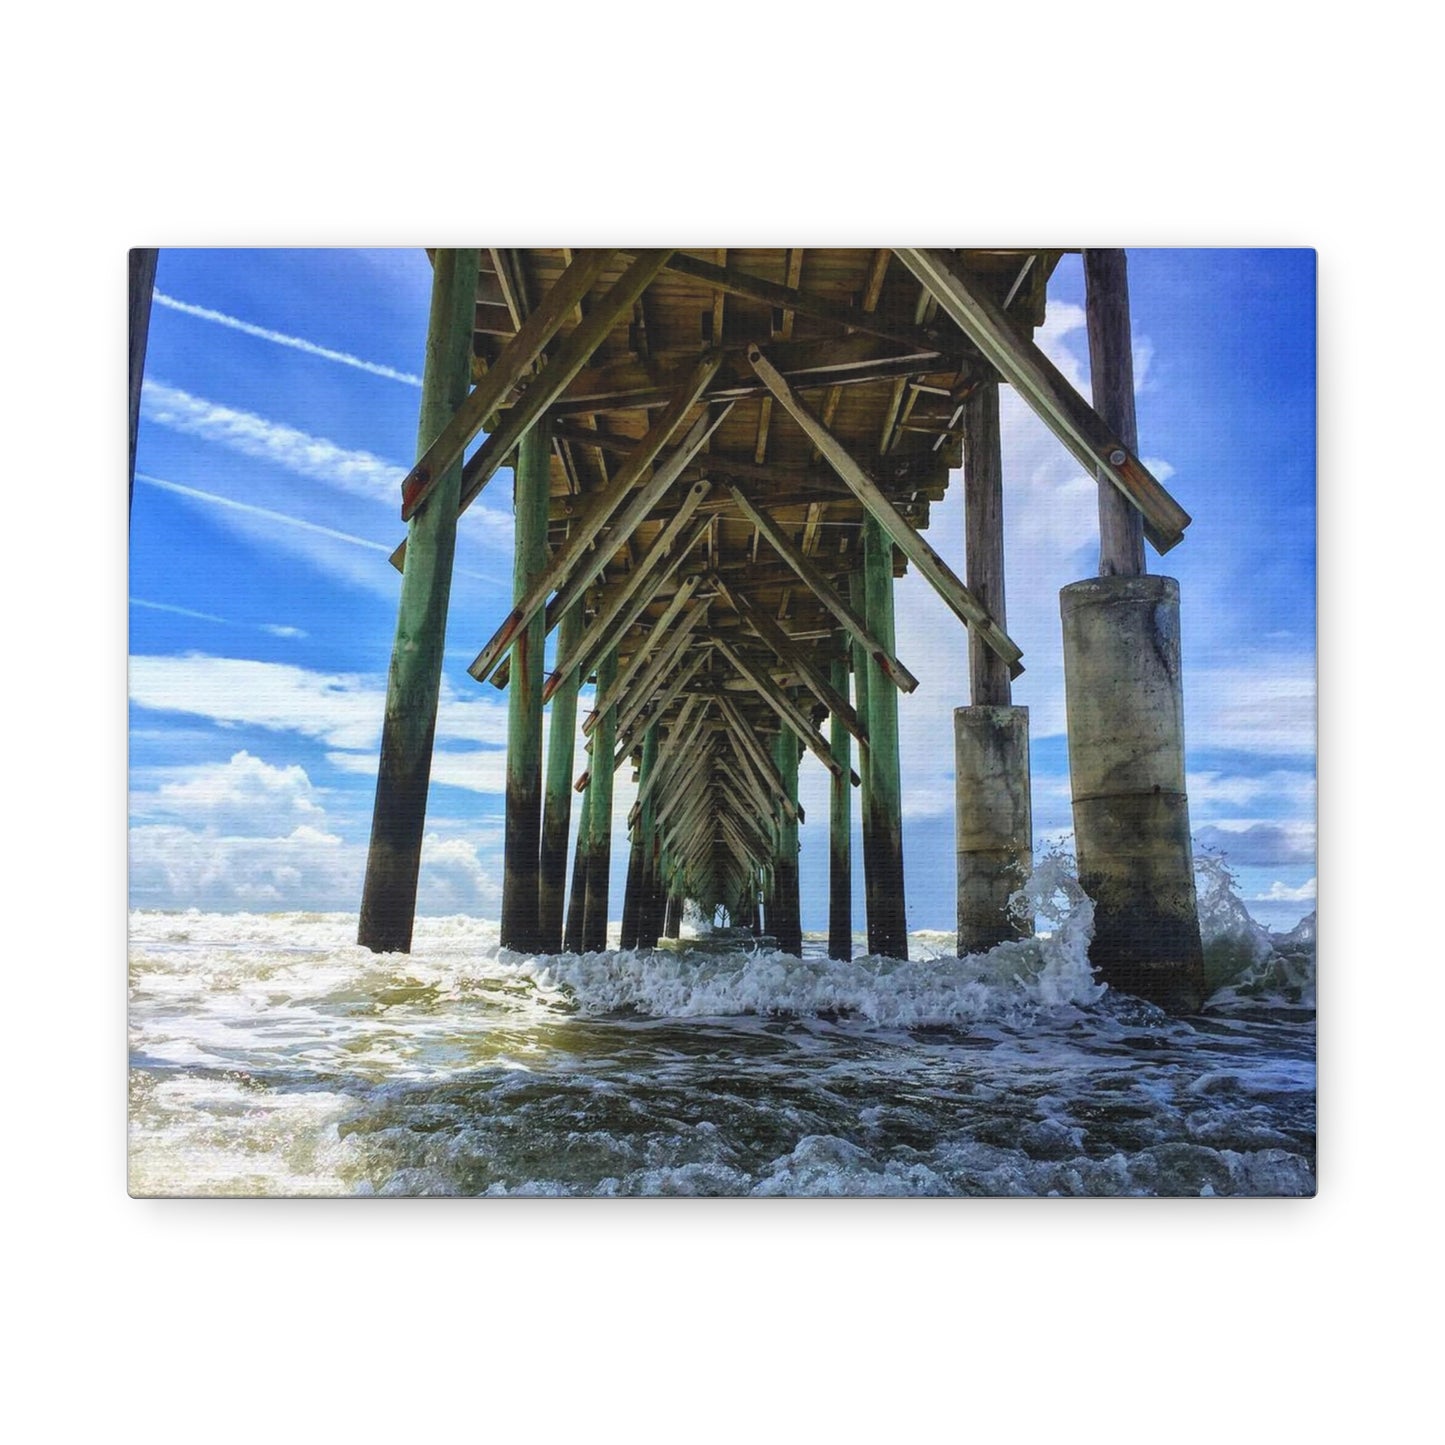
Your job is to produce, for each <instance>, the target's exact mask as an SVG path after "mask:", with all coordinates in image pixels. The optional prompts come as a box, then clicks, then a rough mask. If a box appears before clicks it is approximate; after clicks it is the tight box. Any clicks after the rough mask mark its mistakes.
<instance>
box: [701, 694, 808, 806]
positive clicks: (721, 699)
mask: <svg viewBox="0 0 1445 1445" xmlns="http://www.w3.org/2000/svg"><path fill="white" fill-rule="evenodd" d="M716 701H717V706H718V711H719V712H720V713H721V714H722V715H723V716H724V717H725V718H726V719H727V720H728V722H729V723H730V724H731V725H732V729H731V736H732V739H733V741H734V743H741V744H742V746H743V747H744V748H746V749H747V753H748V756H749V757H750V758H751V759H752V760H753V765H754V766H755V767H756V768H757V770H758V772H759V773H760V774H761V775H762V777H763V778H764V779H765V780H766V782H767V784H768V789H769V791H770V792H771V793H772V794H773V795H774V796H775V797H777V798H778V799H779V800H780V801H781V802H782V807H783V812H784V813H785V814H786V815H787V816H788V817H789V818H792V817H793V815H794V814H799V815H801V813H802V806H801V805H800V804H799V803H798V802H797V801H796V800H795V799H793V798H792V797H791V796H790V795H789V793H788V790H787V787H786V786H785V784H784V782H783V777H782V774H781V773H779V772H778V769H777V765H776V764H775V763H774V762H773V760H772V757H771V756H770V755H769V754H768V752H767V751H766V750H765V749H764V747H763V745H762V744H761V743H760V742H759V741H758V737H757V734H756V733H755V732H754V731H753V730H752V728H750V727H749V726H748V723H747V719H746V718H744V717H743V715H742V712H741V710H740V709H739V708H738V706H737V704H736V703H735V702H733V700H732V698H730V697H728V696H727V694H726V693H719V694H717V698H716Z"/></svg>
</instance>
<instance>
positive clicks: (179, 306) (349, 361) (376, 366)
mask: <svg viewBox="0 0 1445 1445" xmlns="http://www.w3.org/2000/svg"><path fill="white" fill-rule="evenodd" d="M155 304H156V305H157V306H166V307H169V308H170V309H171V310H172V311H180V312H183V313H184V314H185V315H187V316H195V317H199V318H200V320H202V321H214V322H215V323H216V325H217V326H229V327H230V328H231V329H232V330H233V331H243V332H245V334H246V335H247V336H259V337H260V338H261V340H262V341H271V342H274V343H275V344H276V345H277V346H289V347H291V348H292V350H293V351H304V352H306V354H307V355H308V356H319V357H321V358H323V359H324V360H326V361H336V362H340V364H341V365H342V366H354V367H355V368H356V369H357V370H358V371H369V372H370V373H371V374H372V375H373V376H384V377H386V378H387V379H388V380H390V381H401V382H405V383H406V385H407V386H420V385H421V377H419V376H415V375H413V374H412V373H411V372H409V371H397V370H396V368H395V367H391V366H383V365H381V363H380V362H376V361H363V360H362V359H361V357H359V356H352V355H351V354H350V353H349V352H346V351H333V350H332V349H331V348H330V347H329V346H318V345H317V344H316V343H315V342H314V341H307V340H306V338H305V337H302V336H287V335H286V333H285V332H284V331H272V330H270V329H269V328H268V327H265V326H255V325H253V324H252V323H251V322H249V321H242V320H241V318H240V317H239V316H227V315H226V313H225V312H224V311H212V310H211V309H210V307H208V306H194V305H192V304H191V303H190V302H189V301H178V300H177V299H176V298H175V297H174V296H167V295H166V294H165V292H164V291H157V292H156V293H155Z"/></svg>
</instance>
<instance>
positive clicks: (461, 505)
mask: <svg viewBox="0 0 1445 1445" xmlns="http://www.w3.org/2000/svg"><path fill="white" fill-rule="evenodd" d="M667 255H668V253H667V252H666V251H645V252H642V253H640V254H639V255H638V257H637V259H636V260H635V261H634V262H633V263H632V265H630V266H629V267H628V268H627V270H626V271H624V272H623V273H622V275H621V276H620V277H619V278H618V280H617V281H616V282H614V283H613V285H612V286H611V288H610V289H609V290H608V292H607V294H606V295H605V296H604V297H602V298H601V299H600V300H599V301H598V303H597V305H596V306H594V307H593V309H592V311H591V312H590V313H589V315H588V317H587V319H586V320H585V321H584V322H583V323H582V325H581V326H579V327H577V328H576V330H575V331H572V332H570V333H569V334H568V335H567V337H566V339H565V340H564V341H563V342H562V344H561V345H560V346H558V348H557V351H556V354H555V355H554V356H552V357H551V358H550V359H549V360H548V363H547V366H546V368H545V370H544V371H543V372H542V374H541V375H540V376H538V377H536V378H535V379H534V380H533V381H532V383H531V385H530V386H528V387H527V389H526V390H525V391H524V392H523V393H522V395H521V398H520V399H519V400H518V401H517V402H516V404H515V405H514V406H512V407H511V408H510V409H509V410H508V411H507V413H506V415H505V416H504V417H503V419H502V422H501V424H500V425H499V426H498V427H497V429H496V431H494V432H493V433H492V434H491V435H490V436H488V437H487V439H486V441H484V442H483V443H482V445H481V446H480V447H478V448H477V450H476V453H475V454H474V455H473V457H472V459H471V460H470V461H469V462H467V464H466V465H465V466H464V467H463V468H462V485H461V495H460V497H459V499H458V502H457V510H458V511H459V512H464V511H466V509H467V508H468V507H469V506H471V504H472V503H473V502H474V501H476V499H477V498H478V497H479V496H480V495H481V494H482V490H483V488H484V487H485V486H486V485H487V483H488V482H489V481H491V479H492V477H493V476H495V475H496V472H497V469H498V468H499V467H500V466H501V465H502V463H503V462H504V461H506V459H507V458H508V457H509V456H510V455H511V454H512V452H513V451H514V450H515V449H516V447H517V445H518V443H519V442H520V441H521V440H522V438H523V437H524V436H525V435H526V434H527V432H528V430H529V429H530V427H531V426H532V423H533V422H535V421H536V420H537V418H538V417H539V416H541V415H542V413H543V412H544V411H546V410H547V409H548V407H550V406H551V405H552V403H553V402H554V401H555V400H556V399H557V397H558V395H559V394H560V393H561V392H562V391H564V390H565V389H566V387H567V384H568V383H569V382H570V381H571V380H572V379H573V378H574V377H575V376H576V375H577V373H578V372H580V371H581V370H582V368H583V367H584V366H585V365H586V363H587V361H588V358H590V357H591V355H592V353H593V352H594V351H595V350H596V349H597V347H598V346H600V345H601V344H602V342H603V340H604V339H605V338H606V336H607V333H608V332H609V331H610V330H611V329H612V325H613V323H614V322H615V321H616V320H617V318H618V317H619V316H621V315H622V314H623V312H625V311H626V310H628V309H629V308H630V307H631V305H632V303H633V302H634V301H635V300H636V299H637V298H638V296H640V295H641V294H642V292H643V291H644V290H645V289H646V287H647V286H648V284H649V283H650V282H651V281H652V280H653V278H654V277H655V276H656V275H657V273H658V272H659V271H660V270H661V269H662V265H663V262H664V261H665V260H666V259H667ZM585 409H586V408H584V410H585ZM405 558H406V543H405V542H402V543H401V544H400V545H399V546H398V547H397V548H396V550H395V551H393V552H392V554H391V561H392V565H393V566H395V567H398V568H400V567H401V566H402V565H403V564H404V562H405Z"/></svg>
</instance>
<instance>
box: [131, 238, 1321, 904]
mask: <svg viewBox="0 0 1445 1445" xmlns="http://www.w3.org/2000/svg"><path fill="white" fill-rule="evenodd" d="M1130 282H1131V289H1132V301H1133V319H1134V338H1135V353H1136V381H1137V384H1138V391H1139V395H1138V413H1139V432H1140V446H1141V451H1142V452H1143V454H1144V456H1145V458H1146V459H1147V460H1148V461H1149V462H1150V464H1151V466H1153V467H1154V469H1155V471H1156V474H1157V475H1159V476H1160V477H1161V478H1163V479H1164V480H1165V481H1166V485H1168V486H1169V488H1170V489H1171V491H1173V493H1174V494H1175V495H1176V496H1177V497H1178V499H1179V500H1180V502H1181V503H1182V504H1183V505H1184V506H1185V507H1186V509H1187V510H1188V511H1189V512H1190V513H1191V514H1192V515H1193V517H1194V522H1193V525H1192V526H1191V527H1190V528H1189V531H1188V533H1187V535H1186V539H1185V541H1184V542H1183V543H1182V544H1180V545H1179V546H1178V547H1176V548H1175V549H1174V550H1173V551H1172V552H1170V553H1169V554H1168V556H1167V557H1164V558H1160V557H1157V556H1156V555H1155V554H1153V553H1152V552H1151V553H1150V556H1149V567H1150V570H1151V571H1156V572H1165V573H1167V574H1168V575H1171V576H1175V577H1177V578H1179V580H1180V583H1181V589H1182V633H1183V646H1184V658H1185V671H1184V687H1185V705H1186V745H1187V766H1188V773H1189V784H1190V811H1191V820H1192V823H1193V827H1194V832H1195V836H1196V838H1197V839H1198V840H1199V841H1200V842H1201V843H1202V844H1206V845H1209V846H1212V847H1216V848H1220V849H1222V850H1223V851H1224V852H1225V854H1226V856H1227V858H1228V859H1229V861H1230V862H1231V864H1232V865H1233V866H1234V867H1235V868H1236V871H1237V872H1238V874H1239V876H1240V880H1241V884H1242V890H1241V891H1242V892H1243V894H1244V895H1245V897H1246V898H1247V899H1248V901H1249V905H1250V907H1251V909H1252V911H1254V912H1255V913H1256V916H1258V917H1260V918H1261V919H1262V920H1263V921H1265V922H1267V923H1269V924H1271V926H1275V927H1287V926H1289V925H1290V924H1292V923H1293V922H1294V921H1295V920H1297V919H1298V918H1299V917H1300V916H1301V915H1302V914H1303V913H1306V912H1308V911H1309V910H1310V909H1312V908H1313V907H1314V900H1313V891H1314V878H1315V802H1314V796H1315V790H1314V778H1315V770H1314V752H1315V736H1314V697H1315V687H1314V652H1315V630H1314V629H1315V553H1314V544H1315V319H1314V305H1315V297H1314V287H1315V268H1314V256H1313V253H1311V252H1308V251H1231V250H1213V251H1190V250H1145V251H1131V252H1130ZM429 286H430V268H429V266H428V264H427V261H426V257H425V255H424V254H423V253H422V252H421V251H419V250H390V251H324V250H309V251H281V250H242V251H225V250H194V251H184V250H167V251H163V252H162V253H161V258H160V265H159V271H158V276H157V292H158V295H157V299H156V304H155V307H154V309H153V312H152V318H151V332H150V344H149V351H148V355H147V364H146V376H147V384H146V392H145V396H144V402H143V412H142V423H141V432H140V439H139V446H138V451H137V464H136V465H137V478H136V487H135V502H134V509H133V513H132V518H131V558H130V582H129V591H130V598H131V608H130V628H131V631H130V653H131V667H130V690H131V734H130V741H131V753H130V788H131V793H130V814H131V832H130V861H131V901H132V904H133V905H134V906H138V907H190V906H196V907H202V908H219V909H229V908H252V909H261V910H270V909H277V908H316V909H344V910H352V909H354V908H355V907H356V905H357V902H358V900H359V896H360V877H361V868H362V866H363V862H364V856H365V845H366V837H367V832H368V829H369V825H370V813H371V800H372V790H373V787H374V777H375V766H376V751H377V743H378V738H379V729H380V719H381V704H382V697H383V690H384V679H385V672H386V665H387V659H388V656H389V652H390V646H391V637H392V631H393V627H394V623H395V609H396V595H397V587H398V584H399V577H398V574H397V573H396V572H395V571H394V570H393V569H392V568H391V566H390V565H389V563H388V562H387V556H386V554H387V553H388V552H389V551H390V550H391V548H392V547H393V546H394V545H395V543H396V542H397V541H398V540H399V539H400V538H401V536H402V535H403V529H402V527H401V525H400V523H399V522H398V520H397V516H398V486H397V484H398V482H399V479H400V477H401V475H402V474H403V473H404V472H405V470H406V467H407V465H408V463H409V462H410V460H411V458H412V456H413V452H414V446H415V434H416V412H417V405H418V401H419V397H420V392H419V390H418V386H417V379H418V376H419V373H420V371H421V355H422V345H423V340H424V335H425V327H426V314H427V297H428V292H429ZM1082 303H1083V288H1082V279H1081V275H1080V267H1079V263H1078V259H1077V258H1076V257H1066V258H1065V260H1064V262H1063V263H1062V264H1061V265H1060V267H1059V270H1058V271H1057V272H1056V274H1055V277H1054V280H1053V282H1052V283H1051V286H1050V308H1049V319H1048V323H1047V325H1046V327H1045V329H1044V331H1043V332H1042V333H1041V334H1040V342H1041V344H1042V345H1044V347H1045V348H1046V349H1047V350H1048V351H1049V353H1050V354H1051V355H1052V356H1053V357H1054V359H1055V361H1056V362H1057V363H1058V364H1059V365H1060V366H1061V368H1062V369H1063V370H1064V372H1065V374H1066V375H1068V376H1070V378H1071V379H1072V380H1074V382H1075V384H1076V385H1078V386H1079V387H1080V389H1081V390H1083V391H1085V393H1086V394H1087V379H1088V361H1087V356H1088V351H1087V343H1086V337H1085V332H1084V326H1083V311H1082ZM1003 427H1004V479H1005V503H1004V504H1005V527H1006V546H1007V590H1008V625H1009V631H1010V633H1011V635H1012V636H1013V637H1014V638H1015V640H1016V641H1017V642H1018V643H1019V644H1020V646H1021V647H1022V648H1023V650H1024V654H1025V656H1024V661H1025V665H1026V668H1027V671H1026V672H1025V673H1024V675H1023V676H1022V677H1021V678H1020V679H1019V680H1018V682H1017V683H1016V684H1015V701H1017V702H1019V703H1024V704H1027V705H1028V706H1029V707H1030V709H1031V721H1032V733H1033V757H1032V761H1033V769H1034V814H1035V823H1036V831H1037V834H1038V837H1039V840H1040V842H1041V843H1042V842H1046V841H1053V840H1057V839H1065V835H1066V834H1067V832H1068V829H1069V801H1068V775H1067V755H1066V744H1065V738H1064V734H1063V676H1062V664H1061V649H1060V636H1059V620H1058V591H1059V589H1060V588H1061V587H1062V586H1064V585H1065V584H1067V583H1068V582H1071V581H1074V580H1076V579H1077V578H1079V577H1083V576H1087V575H1090V574H1092V573H1093V571H1094V570H1095V562H1096V553H1097V527H1096V522H1095V501H1094V492H1093V486H1094V484H1093V483H1092V481H1091V480H1089V479H1088V478H1086V477H1084V475H1083V474H1082V472H1081V470H1080V469H1079V467H1078V466H1077V464H1076V463H1075V462H1074V461H1073V459H1072V458H1071V457H1069V455H1068V454H1067V453H1066V452H1065V451H1064V450H1063V448H1062V447H1061V446H1060V444H1059V443H1058V442H1057V441H1055V439H1054V438H1053V437H1052V436H1051V435H1050V434H1049V433H1048V432H1047V431H1046V430H1045V429H1044V427H1043V426H1042V424H1041V423H1039V422H1038V421H1037V420H1036V419H1035V418H1034V417H1033V416H1032V414H1031V413H1029V412H1028V410H1027V408H1026V407H1024V406H1023V405H1022V403H1020V402H1019V401H1018V399H1017V398H1016V397H1014V396H1013V395H1012V393H1011V392H1009V391H1008V389H1007V388H1005V391H1004V400H1003ZM961 502H962V497H961V487H957V486H955V487H954V488H952V489H951V490H950V494H949V497H948V498H947V499H946V500H945V501H944V502H943V503H942V504H939V505H937V506H936V507H935V508H934V510H933V520H932V524H931V527H930V531H929V538H930V540H931V541H932V543H933V544H934V546H935V547H937V548H938V550H939V551H940V552H941V553H942V554H943V555H944V556H945V557H946V558H948V559H949V560H950V561H951V562H952V563H953V564H954V565H955V567H956V569H957V570H958V571H960V572H962V571H963V566H962V545H963V544H962V537H963V530H962V509H961ZM510 503H511V491H510V474H509V473H503V474H501V475H499V477H498V478H497V479H496V480H495V481H494V482H493V483H492V485H491V487H490V488H489V489H488V491H487V492H486V493H485V494H484V496H483V498H482V499H481V501H480V502H479V503H478V504H477V505H474V506H473V507H472V508H471V509H470V510H469V511H468V512H467V513H466V514H465V515H464V517H463V518H462V521H461V524H460V540H459V545H458V552H457V569H458V570H457V575H456V578H455V582H454V586H453V601H452V611H451V624H450V627H449V630H448V641H447V657H446V674H445V678H444V681H443V702H442V708H441V712H440V716H439V722H438V744H437V757H436V764H435V767H434V780H433V788H432V794H431V801H430V806H429V810H428V823H427V844H426V849H425V852H424V860H423V869H422V887H421V898H420V906H421V908H422V909H423V911H426V912H441V913H448V912H456V911H467V912H473V913H480V914H483V915H487V916H492V917H495V916H496V911H497V908H498V904H499V880H500V877H501V857H500V839H501V821H502V797H501V780H502V750H501V748H502V743H503V741H504V738H505V727H506V718H505V698H504V695H503V694H501V693H499V692H497V691H496V690H495V689H494V688H492V687H491V686H489V685H483V686H478V685H477V684H476V683H474V682H473V681H472V680H471V679H470V678H469V677H468V676H467V674H466V664H467V663H468V662H469V661H470V660H471V658H472V657H473V656H474V655H475V653H476V650H477V647H478V646H479V645H480V644H481V643H482V642H483V641H485V639H486V637H487V636H489V635H490V633H491V631H492V630H493V627H494V625H495V623H496V622H497V621H498V620H499V619H500V617H501V616H502V614H503V613H504V612H505V611H506V609H507V607H508V605H509V602H510V595H511V593H510V587H511V579H510V562H511V521H510ZM898 614H899V616H898V651H899V655H900V656H901V657H902V658H903V660H904V661H905V662H906V663H907V664H908V665H909V667H910V668H911V669H912V670H913V671H914V672H915V673H916V674H918V675H919V676H920V677H924V678H927V679H930V680H932V679H946V680H948V681H947V682H946V683H945V685H943V686H940V685H939V684H938V683H937V682H935V681H926V682H925V683H924V685H923V686H922V687H921V688H920V689H919V691H918V692H917V693H915V694H913V695H912V696H910V697H907V698H904V699H902V700H901V707H900V724H901V731H902V739H903V782H904V794H905V845H906V871H907V884H908V903H909V921H910V925H911V926H912V927H915V928H927V927H931V928H942V929H948V928H950V927H951V926H952V912H953V896H954V881H953V867H954V864H953V818H952V807H953V802H952V786H951V775H952V757H951V723H950V714H951V711H952V709H953V708H954V707H956V706H959V705H961V704H963V703H966V702H967V700H968V699H967V697H966V695H965V693H964V692H963V691H961V690H959V689H961V688H965V687H966V682H965V681H964V680H965V679H966V664H965V659H966V655H967V639H966V636H965V634H964V632H963V630H962V629H961V628H960V626H959V625H958V623H957V622H956V620H955V619H954V618H953V616H952V614H951V613H949V612H948V611H947V610H946V609H945V608H944V607H943V605H942V604H941V603H940V602H939V601H938V600H937V598H936V597H935V596H934V595H933V594H932V592H931V591H930V590H929V589H928V587H927V585H926V584H925V583H923V582H922V581H921V580H920V579H919V578H917V577H916V576H914V575H912V573H910V575H909V576H908V577H906V578H905V579H903V580H902V581H901V582H900V583H899V584H898ZM950 688H952V689H953V690H952V691H951V690H950ZM619 784H620V786H619V790H618V800H617V807H616V810H615V817H616V818H617V819H618V820H621V819H623V818H625V815H626V810H627V807H628V806H629V804H630V801H631V798H632V796H633V793H632V788H631V786H630V784H629V783H628V781H627V775H626V773H625V771H624V773H623V774H620V775H619ZM801 788H802V793H803V799H804V802H805V803H806V804H807V805H808V815H809V817H810V819H812V820H814V821H812V822H810V823H809V824H807V825H806V826H805V827H804V828H803V829H802V839H803V866H802V882H803V917H804V925H805V927H809V928H819V927H823V926H825V925H826V914H827V838H826V827H827V824H826V819H827V807H826V774H825V773H824V772H823V771H822V769H821V767H820V766H819V765H818V764H817V763H816V762H815V761H814V760H813V759H811V758H805V759H804V762H803V765H802V772H801ZM1065 840H1066V839H1065ZM613 858H614V870H613V871H614V879H613V890H614V891H613V899H614V904H613V912H614V915H615V914H617V913H618V912H620V907H621V886H622V870H623V866H624V861H625V840H624V839H623V837H622V836H621V835H620V834H619V835H618V836H616V837H615V839H614V847H613ZM859 886H860V896H859V897H858V898H857V900H856V902H855V924H856V926H859V927H861V925H862V921H863V913H862V902H861V880H860V885H859Z"/></svg>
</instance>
